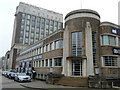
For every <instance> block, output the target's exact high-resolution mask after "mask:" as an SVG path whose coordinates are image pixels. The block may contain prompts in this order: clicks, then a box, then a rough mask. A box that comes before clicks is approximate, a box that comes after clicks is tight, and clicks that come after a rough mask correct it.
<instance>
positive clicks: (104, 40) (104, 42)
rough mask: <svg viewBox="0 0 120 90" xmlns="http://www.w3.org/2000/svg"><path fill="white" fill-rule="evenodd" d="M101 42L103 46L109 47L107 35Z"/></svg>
mask: <svg viewBox="0 0 120 90" xmlns="http://www.w3.org/2000/svg"><path fill="white" fill-rule="evenodd" d="M102 40H103V41H102V43H103V45H109V38H108V36H107V35H104V36H103V39H102Z"/></svg>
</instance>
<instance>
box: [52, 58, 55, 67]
mask: <svg viewBox="0 0 120 90" xmlns="http://www.w3.org/2000/svg"><path fill="white" fill-rule="evenodd" d="M54 66H55V64H54V58H52V67H54Z"/></svg>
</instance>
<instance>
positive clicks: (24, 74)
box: [18, 73, 26, 76]
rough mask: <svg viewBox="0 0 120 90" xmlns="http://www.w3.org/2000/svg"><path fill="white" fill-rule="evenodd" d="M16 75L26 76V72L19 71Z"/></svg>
mask: <svg viewBox="0 0 120 90" xmlns="http://www.w3.org/2000/svg"><path fill="white" fill-rule="evenodd" d="M18 76H26V73H19V74H18Z"/></svg>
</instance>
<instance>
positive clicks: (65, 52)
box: [62, 26, 70, 76]
mask: <svg viewBox="0 0 120 90" xmlns="http://www.w3.org/2000/svg"><path fill="white" fill-rule="evenodd" d="M66 42H67V44H66ZM69 45H70V44H69V30H68V26H66V28H65V31H64V39H63V48H64V49H63V71H62V74H64V75H65V76H66V75H67V70H68V68H67V61H66V57H68V56H69V55H68V54H69Z"/></svg>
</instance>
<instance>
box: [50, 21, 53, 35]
mask: <svg viewBox="0 0 120 90" xmlns="http://www.w3.org/2000/svg"><path fill="white" fill-rule="evenodd" d="M53 30H54V21H53V20H51V21H50V33H52V32H53Z"/></svg>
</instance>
